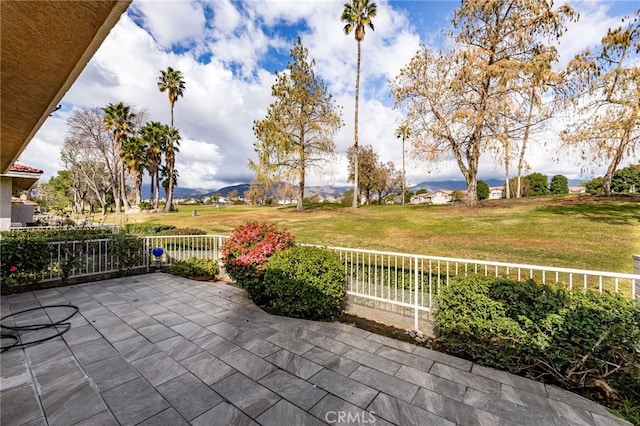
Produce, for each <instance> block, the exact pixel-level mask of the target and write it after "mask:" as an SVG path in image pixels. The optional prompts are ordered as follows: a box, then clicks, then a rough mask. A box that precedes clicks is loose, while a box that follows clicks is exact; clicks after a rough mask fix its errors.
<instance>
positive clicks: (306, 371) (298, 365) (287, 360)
mask: <svg viewBox="0 0 640 426" xmlns="http://www.w3.org/2000/svg"><path fill="white" fill-rule="evenodd" d="M265 359H266V360H267V361H269V362H271V363H273V364H275V365H277V366H278V367H280V368H282V369H283V370H287V371H288V372H290V373H292V374H295V375H296V376H298V377H301V378H303V379H305V380H306V379H308V378H309V377H311V376H313V375H314V374H316V373H317V372H318V371H320V370H322V367H321V366H319V365H318V364H316V363H314V362H311V361H308V360H306V359H304V358H303V357H301V356H299V355H296V354H294V353H291V352H289V351H286V350H284V349H281V350H279V351H278V352H276V353H274V354H273V355H270V356H268V357H267V358H265Z"/></svg>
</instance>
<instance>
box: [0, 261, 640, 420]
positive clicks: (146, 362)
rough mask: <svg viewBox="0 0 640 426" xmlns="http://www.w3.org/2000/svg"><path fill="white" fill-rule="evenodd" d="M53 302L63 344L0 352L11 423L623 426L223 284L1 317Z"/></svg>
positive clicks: (156, 284) (185, 284)
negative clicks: (261, 303) (289, 313)
mask: <svg viewBox="0 0 640 426" xmlns="http://www.w3.org/2000/svg"><path fill="white" fill-rule="evenodd" d="M52 304H73V305H76V306H78V307H79V309H80V312H79V314H76V315H75V316H74V317H73V318H72V319H71V329H70V330H69V331H68V332H67V333H65V334H64V335H63V337H57V338H55V339H52V340H49V341H46V342H43V343H40V344H37V345H32V346H29V347H27V348H26V349H22V348H13V349H11V350H9V351H6V352H4V353H3V354H1V355H0V367H1V372H2V373H1V382H0V404H1V418H0V423H1V424H2V425H3V426H9V425H26V424H28V425H47V424H48V425H74V424H83V425H118V424H122V425H134V424H147V425H172V426H173V425H188V424H192V425H225V426H228V425H255V424H261V425H279V426H280V425H319V424H366V425H371V424H375V425H389V424H396V425H454V424H461V425H467V424H469V425H536V426H538V425H624V424H629V423H626V422H624V421H622V420H620V419H618V418H616V417H614V416H612V415H611V414H609V413H608V412H607V410H606V409H605V408H604V407H602V406H600V405H598V404H595V403H593V402H591V401H589V400H586V399H584V398H582V397H579V396H577V395H574V394H572V393H569V392H567V391H564V390H562V389H559V388H556V387H553V386H546V385H543V384H541V383H538V382H534V381H531V380H527V379H524V378H521V377H518V376H514V375H511V374H508V373H504V372H500V371H496V370H493V369H489V368H485V367H481V366H478V365H475V364H472V363H471V362H469V361H465V360H462V359H459V358H455V357H452V356H448V355H445V354H442V353H439V352H434V351H431V350H428V349H425V348H422V347H418V346H415V345H411V344H408V343H405V342H400V341H397V340H394V339H390V338H387V337H383V336H379V335H376V334H372V333H369V332H367V331H363V330H360V329H357V328H354V327H351V326H348V325H344V324H338V323H327V322H313V321H305V320H298V319H291V318H284V317H278V316H273V315H270V314H267V313H265V312H263V311H262V310H260V309H258V308H257V307H255V306H254V305H253V303H252V302H251V301H250V300H249V299H247V297H246V296H245V294H244V292H243V291H242V290H240V289H238V288H236V287H233V286H230V285H228V284H225V283H222V282H217V283H206V282H204V283H203V282H196V281H190V280H187V279H183V278H179V277H174V276H171V275H166V274H162V273H152V274H147V275H140V276H135V277H128V278H119V279H114V280H108V281H100V282H94V283H88V284H82V285H76V286H70V287H60V288H55V289H48V290H40V291H36V292H30V293H24V294H19V295H12V296H3V297H2V303H1V312H2V316H6V315H8V314H10V313H12V312H17V311H20V310H23V309H28V308H32V307H37V306H40V305H52ZM47 312H48V313H49V314H50V315H52V316H56V317H58V318H60V317H61V316H64V315H65V314H68V313H69V312H70V310H69V309H68V308H66V310H65V308H59V309H56V310H53V309H48V310H47ZM42 315H44V314H43V311H42V310H37V311H33V312H32V315H31V316H33V317H37V316H42ZM21 318H22V317H21ZM21 318H18V321H21V320H22V319H21ZM3 332H4V331H3ZM28 333H30V334H29V335H26V336H23V339H24V341H29V340H35V339H37V338H42V337H46V333H51V330H36V331H31V332H28ZM3 344H4V342H3Z"/></svg>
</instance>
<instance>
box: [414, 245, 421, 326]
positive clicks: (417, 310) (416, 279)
mask: <svg viewBox="0 0 640 426" xmlns="http://www.w3.org/2000/svg"><path fill="white" fill-rule="evenodd" d="M413 259H414V264H413V268H414V269H413V271H414V283H415V286H414V292H413V294H414V300H413V329H414V330H418V317H419V315H420V302H419V301H418V283H419V282H420V280H419V279H420V277H419V276H418V256H415V257H414V258H413Z"/></svg>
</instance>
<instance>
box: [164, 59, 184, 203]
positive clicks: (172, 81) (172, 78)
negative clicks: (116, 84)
mask: <svg viewBox="0 0 640 426" xmlns="http://www.w3.org/2000/svg"><path fill="white" fill-rule="evenodd" d="M185 85H186V83H185V81H184V80H183V79H182V72H181V71H178V70H174V69H173V68H171V67H167V70H166V71H163V70H160V76H159V77H158V89H160V92H164V91H166V92H167V95H168V96H169V105H170V106H171V130H173V129H174V127H173V107H174V106H175V104H176V101H177V100H178V98H179V97H181V96H183V95H184V90H185ZM173 142H174V140H173V138H171V137H170V138H169V146H168V147H167V152H166V154H165V157H166V159H167V170H168V171H169V180H168V182H169V185H168V187H167V204H166V205H165V207H164V211H165V212H167V213H168V212H170V211H171V204H172V201H173V182H174V178H173V173H174V167H175V153H174V152H173V148H174V147H173Z"/></svg>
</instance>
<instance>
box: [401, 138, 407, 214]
mask: <svg viewBox="0 0 640 426" xmlns="http://www.w3.org/2000/svg"><path fill="white" fill-rule="evenodd" d="M404 139H405V137H404V136H402V205H403V206H404V199H405V193H406V191H407V183H406V182H407V178H406V176H405V167H404Z"/></svg>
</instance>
